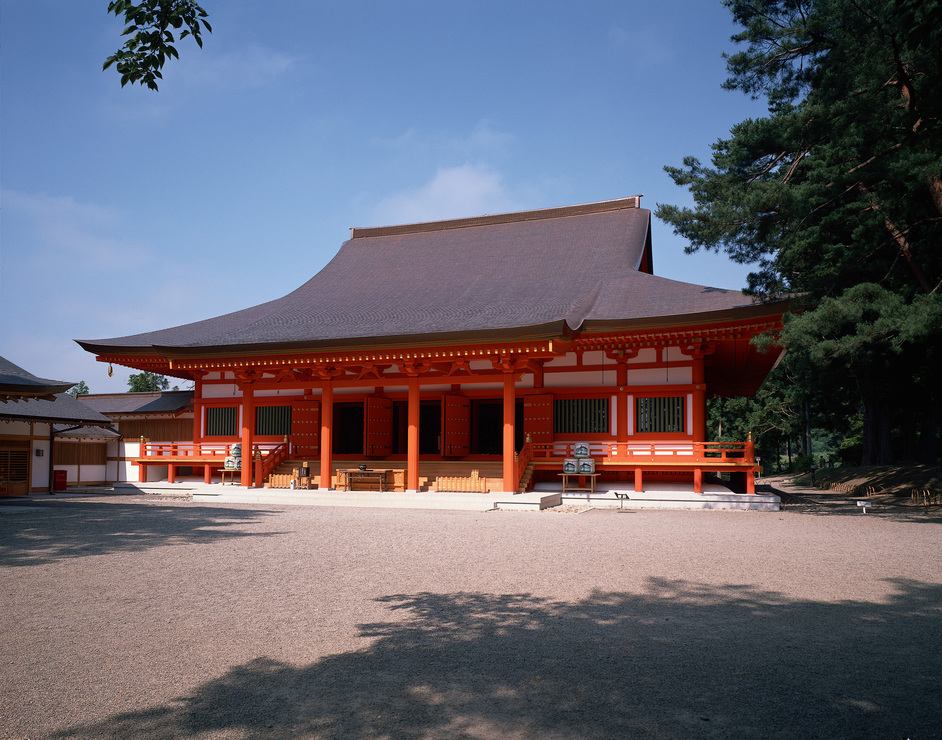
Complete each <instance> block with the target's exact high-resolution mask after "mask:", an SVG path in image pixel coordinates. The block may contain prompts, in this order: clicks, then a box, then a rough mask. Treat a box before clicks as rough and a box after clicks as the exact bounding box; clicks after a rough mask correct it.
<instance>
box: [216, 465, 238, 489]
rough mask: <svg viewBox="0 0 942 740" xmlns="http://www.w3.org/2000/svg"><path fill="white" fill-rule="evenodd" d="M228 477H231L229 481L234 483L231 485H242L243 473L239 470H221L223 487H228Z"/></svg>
mask: <svg viewBox="0 0 942 740" xmlns="http://www.w3.org/2000/svg"><path fill="white" fill-rule="evenodd" d="M227 475H228V476H229V480H231V481H232V483H231V484H230V485H233V486H240V485H242V471H241V470H240V469H239V468H220V470H219V476H220V477H221V478H222V484H223V485H226V476H227ZM236 476H238V477H236ZM236 481H239V482H238V483H236Z"/></svg>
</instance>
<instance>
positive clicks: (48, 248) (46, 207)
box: [0, 190, 152, 269]
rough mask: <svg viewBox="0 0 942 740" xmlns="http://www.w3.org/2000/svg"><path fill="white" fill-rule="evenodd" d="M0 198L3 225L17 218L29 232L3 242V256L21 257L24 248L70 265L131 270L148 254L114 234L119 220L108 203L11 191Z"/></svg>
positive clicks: (35, 255) (37, 256) (148, 257)
mask: <svg viewBox="0 0 942 740" xmlns="http://www.w3.org/2000/svg"><path fill="white" fill-rule="evenodd" d="M0 202H2V207H3V211H4V220H5V221H6V222H7V225H10V224H11V223H12V224H13V225H16V222H17V221H19V222H20V224H19V225H20V226H23V227H25V228H24V229H22V232H23V233H24V234H25V233H27V232H28V234H29V237H28V238H24V239H23V242H24V243H21V244H17V243H13V244H10V243H7V244H5V245H4V248H5V250H9V251H8V252H7V254H8V255H11V254H12V255H13V256H16V257H19V258H21V259H22V258H24V257H26V256H27V255H26V254H23V253H22V252H20V251H18V250H29V251H30V252H31V253H30V254H29V255H28V256H29V257H32V258H33V259H40V260H42V261H43V262H45V263H46V264H54V263H58V262H65V263H66V264H67V265H70V266H72V267H73V268H75V267H84V268H96V267H107V268H109V269H133V268H136V267H140V266H142V265H143V264H145V263H147V262H149V261H150V260H151V259H152V254H151V252H150V250H149V249H148V248H146V247H144V246H142V245H140V244H136V243H134V242H130V241H128V240H127V239H125V238H123V237H119V236H117V235H116V232H119V231H120V230H121V228H122V224H121V217H120V214H119V212H118V211H117V210H115V209H113V208H109V207H106V206H100V205H97V204H95V203H82V202H80V201H77V200H76V199H75V198H73V197H72V196H48V195H36V194H32V193H21V192H17V191H13V190H4V191H3V193H2V196H0ZM26 244H28V245H30V246H26ZM47 260H48V262H47Z"/></svg>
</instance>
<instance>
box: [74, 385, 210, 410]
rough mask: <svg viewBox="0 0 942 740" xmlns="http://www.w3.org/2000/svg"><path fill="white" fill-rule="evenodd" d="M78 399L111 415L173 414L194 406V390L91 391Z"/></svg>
mask: <svg viewBox="0 0 942 740" xmlns="http://www.w3.org/2000/svg"><path fill="white" fill-rule="evenodd" d="M78 399H79V400H80V401H81V402H82V403H84V404H85V405H86V406H89V407H90V408H93V409H95V411H98V412H100V413H103V414H111V415H122V414H172V413H177V412H180V411H186V410H192V408H193V391H153V392H144V393H90V394H88V395H81V396H78Z"/></svg>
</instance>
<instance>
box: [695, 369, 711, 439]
mask: <svg viewBox="0 0 942 740" xmlns="http://www.w3.org/2000/svg"><path fill="white" fill-rule="evenodd" d="M704 378H705V374H704V370H703V356H702V355H701V356H699V357H698V356H697V355H694V358H693V429H691V430H690V431H691V433H692V434H693V441H694V442H707V441H709V440H707V428H706V425H707V411H706V381H705V379H704Z"/></svg>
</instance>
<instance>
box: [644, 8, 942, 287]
mask: <svg viewBox="0 0 942 740" xmlns="http://www.w3.org/2000/svg"><path fill="white" fill-rule="evenodd" d="M725 4H726V5H727V6H728V7H729V8H730V10H731V11H732V13H733V15H734V17H735V19H736V20H737V22H739V23H740V24H741V25H742V26H743V28H744V30H743V31H742V32H741V33H739V34H738V35H736V36H734V37H733V38H734V40H735V41H737V42H739V43H741V44H745V45H746V46H747V48H746V49H744V50H742V51H740V52H738V53H736V54H734V55H731V56H728V57H727V66H728V70H729V72H730V75H731V76H730V78H729V79H728V80H727V82H726V85H725V86H726V87H727V88H729V89H738V90H741V91H743V92H746V93H747V94H750V95H752V96H754V97H755V96H764V97H765V98H766V99H767V100H768V109H769V115H768V116H767V117H765V118H761V119H757V120H746V121H743V122H742V123H740V124H738V125H737V126H735V127H733V129H732V130H731V132H730V133H731V136H730V138H728V139H722V140H719V141H717V142H716V143H714V144H713V147H712V149H713V154H712V166H705V165H703V164H701V162H699V161H698V160H697V159H696V158H693V157H688V158H686V159H685V160H684V161H683V166H682V167H673V166H671V167H666V168H665V169H666V171H667V172H668V173H669V174H670V176H671V177H672V178H673V180H674V181H675V183H677V184H678V185H680V186H682V187H686V188H689V189H690V191H691V193H692V195H693V197H694V201H695V204H696V205H695V207H694V208H679V207H676V206H670V205H661V206H659V207H658V210H657V215H658V216H659V217H660V218H662V219H663V220H665V221H666V222H668V223H669V224H671V225H672V226H673V228H674V231H675V232H676V233H678V234H680V235H681V236H683V237H685V238H686V239H688V240H689V243H690V246H689V247H688V251H691V252H692V251H697V250H699V249H701V248H702V249H711V250H723V251H725V252H727V254H728V255H729V256H730V257H731V258H732V259H733V260H735V261H738V262H740V263H745V264H754V265H755V266H756V271H755V272H753V273H752V274H751V275H750V277H749V290H750V291H752V292H753V293H756V294H759V295H769V294H773V295H774V294H779V293H783V292H795V291H800V292H806V293H809V294H811V295H812V296H819V297H820V296H824V295H836V294H839V293H840V291H842V290H844V289H846V288H847V287H849V286H852V285H855V284H858V283H861V282H878V283H882V284H885V285H887V286H888V287H891V288H892V289H894V290H903V291H906V290H913V289H915V290H920V289H921V290H923V292H929V290H931V288H932V286H934V285H936V284H938V283H939V282H940V280H942V257H940V254H939V250H937V249H935V248H934V245H935V244H937V243H938V241H939V240H940V238H942V108H940V106H942V89H940V84H942V53H940V51H939V50H940V49H942V7H940V3H939V2H938V0H933V1H932V2H925V0H871V1H870V2H867V3H863V2H862V1H860V0H725Z"/></svg>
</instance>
